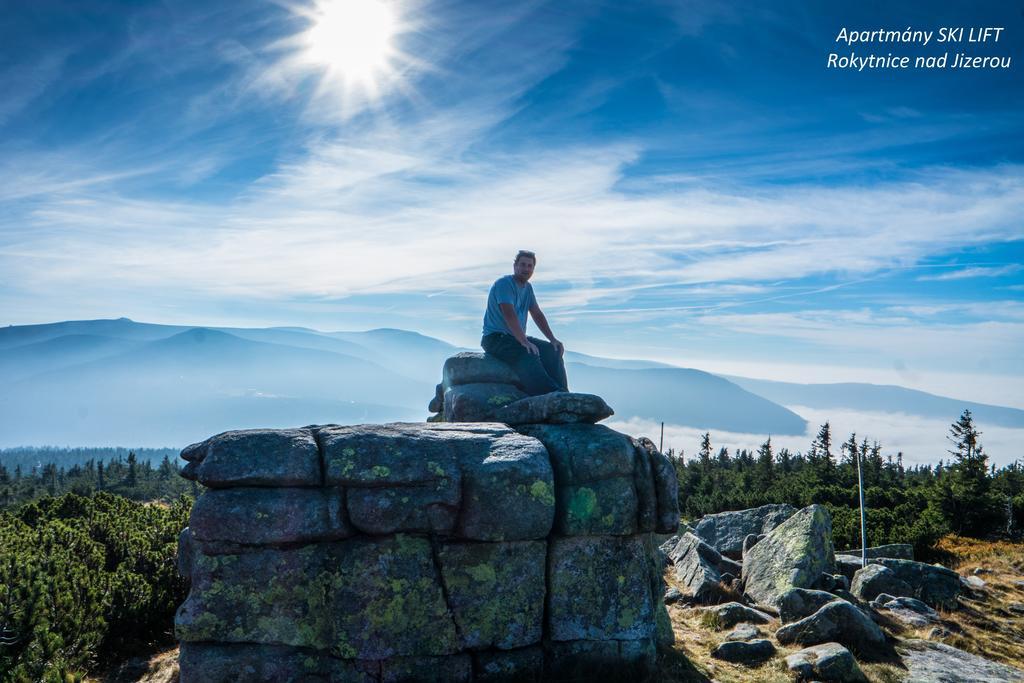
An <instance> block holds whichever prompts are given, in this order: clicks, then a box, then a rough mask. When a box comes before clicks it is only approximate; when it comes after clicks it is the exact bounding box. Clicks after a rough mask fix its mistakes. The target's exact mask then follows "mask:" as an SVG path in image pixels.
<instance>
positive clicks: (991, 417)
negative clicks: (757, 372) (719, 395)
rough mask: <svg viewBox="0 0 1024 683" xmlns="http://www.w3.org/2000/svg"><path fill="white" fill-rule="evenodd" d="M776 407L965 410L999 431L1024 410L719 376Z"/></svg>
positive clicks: (950, 414)
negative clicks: (781, 405)
mask: <svg viewBox="0 0 1024 683" xmlns="http://www.w3.org/2000/svg"><path fill="white" fill-rule="evenodd" d="M721 376H722V377H724V378H725V379H727V380H729V381H730V382H733V383H734V384H738V385H739V386H741V387H743V388H744V389H746V390H748V391H751V392H753V393H755V394H757V395H759V396H763V397H765V398H767V399H769V400H771V401H775V402H776V403H781V404H783V405H788V406H806V407H808V408H845V409H850V410H865V411H875V412H884V413H906V414H908V415H918V416H920V417H933V418H938V419H942V420H953V419H954V418H956V416H957V415H959V414H960V413H961V412H963V411H964V409H967V410H970V411H971V413H972V414H973V415H974V417H975V419H976V420H978V421H979V422H981V423H984V424H990V425H996V426H999V427H1024V410H1019V409H1017V408H1006V407H1003V406H994V405H989V404H986V403H974V402H972V401H961V400H959V399H955V398H947V397H945V396H936V395H934V394H929V393H926V392H924V391H918V390H916V389H907V388H905V387H899V386H893V385H879V384H862V383H857V382H845V383H839V384H795V383H792V382H775V381H771V380H764V379H749V378H747V377H734V376H731V375H721Z"/></svg>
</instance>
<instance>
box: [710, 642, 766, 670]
mask: <svg viewBox="0 0 1024 683" xmlns="http://www.w3.org/2000/svg"><path fill="white" fill-rule="evenodd" d="M711 656H712V657H714V658H715V659H721V660H723V661H726V662H732V663H733V664H743V665H744V666H760V665H761V664H763V663H764V662H766V661H768V660H769V659H771V658H772V657H774V656H775V646H774V645H772V643H771V641H770V640H764V639H761V640H727V641H725V642H724V643H722V644H721V645H719V646H718V647H716V648H715V649H714V650H713V651H712V652H711Z"/></svg>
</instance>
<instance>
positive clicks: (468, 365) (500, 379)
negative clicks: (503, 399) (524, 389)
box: [441, 351, 522, 392]
mask: <svg viewBox="0 0 1024 683" xmlns="http://www.w3.org/2000/svg"><path fill="white" fill-rule="evenodd" d="M441 376H442V380H441V387H442V389H443V390H444V391H445V392H447V391H448V389H450V388H452V387H454V386H458V385H462V384H512V385H515V386H522V385H521V384H520V382H519V375H517V374H516V373H515V371H514V370H512V368H510V367H509V366H508V365H507V364H505V363H504V362H502V361H501V360H498V359H497V358H495V357H494V356H491V355H489V354H486V353H482V352H480V351H463V352H461V353H457V354H455V355H454V356H452V357H451V358H449V359H447V360H446V361H445V362H444V369H443V370H442V371H441Z"/></svg>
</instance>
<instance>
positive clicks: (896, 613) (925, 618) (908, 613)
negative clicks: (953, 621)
mask: <svg viewBox="0 0 1024 683" xmlns="http://www.w3.org/2000/svg"><path fill="white" fill-rule="evenodd" d="M871 606H872V607H873V608H875V609H876V610H878V611H879V612H883V611H884V612H887V613H888V614H889V615H890V616H891V617H893V618H894V619H896V620H897V621H899V622H901V623H903V624H905V625H906V626H910V627H911V628H922V627H924V626H928V625H929V624H931V623H933V622H936V621H939V620H940V617H939V613H938V612H936V611H935V610H933V609H932V608H931V607H929V606H928V605H926V604H924V603H923V602H921V601H920V600H918V599H916V598H908V597H895V596H892V595H887V594H884V593H883V594H882V595H879V596H878V597H876V598H875V599H874V600H872V601H871Z"/></svg>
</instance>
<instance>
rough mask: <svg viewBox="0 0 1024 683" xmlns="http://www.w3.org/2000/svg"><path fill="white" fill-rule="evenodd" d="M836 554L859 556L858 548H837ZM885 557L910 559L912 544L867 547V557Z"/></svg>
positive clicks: (912, 557) (912, 556)
mask: <svg viewBox="0 0 1024 683" xmlns="http://www.w3.org/2000/svg"><path fill="white" fill-rule="evenodd" d="M836 555H848V556H850V557H856V558H860V557H861V550H860V548H854V549H853V550H837V551H836ZM881 557H885V558H888V559H891V560H912V559H914V546H912V545H910V544H909V543H890V544H888V545H876V546H875V547H873V548H868V559H869V560H873V559H876V558H881Z"/></svg>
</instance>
